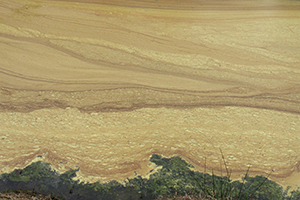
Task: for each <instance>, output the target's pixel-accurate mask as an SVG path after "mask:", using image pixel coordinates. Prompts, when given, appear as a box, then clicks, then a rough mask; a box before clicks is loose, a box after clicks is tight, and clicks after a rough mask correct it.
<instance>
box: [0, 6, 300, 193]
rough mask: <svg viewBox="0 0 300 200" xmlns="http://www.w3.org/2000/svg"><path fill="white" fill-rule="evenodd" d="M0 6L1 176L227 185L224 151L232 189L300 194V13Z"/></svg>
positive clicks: (253, 8)
mask: <svg viewBox="0 0 300 200" xmlns="http://www.w3.org/2000/svg"><path fill="white" fill-rule="evenodd" d="M0 2H1V7H0V13H1V15H0V47H1V48H0V63H1V65H0V87H1V90H0V111H1V112H0V115H1V117H0V145H1V148H0V169H1V170H2V171H1V173H4V172H9V171H11V170H13V169H14V168H23V167H25V166H26V165H28V164H30V163H31V162H34V161H37V160H43V161H46V162H50V163H52V164H53V166H54V167H55V169H57V170H59V171H61V172H63V171H65V170H67V169H68V168H70V167H71V168H74V167H76V166H79V167H80V169H81V170H80V173H79V178H80V179H81V180H85V181H89V182H93V181H97V180H101V181H108V180H112V179H116V180H124V179H125V178H126V177H131V176H134V171H136V172H137V173H138V174H142V175H144V176H147V174H149V172H150V170H151V169H153V168H155V166H153V165H151V164H150V163H149V156H150V155H151V154H153V153H157V154H162V155H164V156H174V155H178V156H181V157H182V158H184V159H186V160H187V161H188V162H190V163H192V164H193V165H194V166H196V169H197V170H200V171H203V170H204V169H203V168H204V163H205V159H206V161H207V162H206V168H207V170H211V169H214V172H216V173H219V174H220V173H221V172H220V171H221V170H220V162H222V159H221V155H220V150H219V149H222V151H223V153H224V157H225V159H226V162H227V164H228V166H229V167H230V169H232V171H233V178H239V177H241V176H242V175H243V174H244V173H245V171H246V170H247V167H248V166H249V165H251V170H250V174H251V175H266V174H268V173H269V172H270V171H272V170H273V169H275V172H273V173H272V175H271V177H270V178H271V179H272V180H275V181H276V182H278V183H280V184H282V185H285V186H287V185H291V186H294V187H297V186H298V187H299V186H300V182H299V180H300V179H299V178H300V157H299V156H300V154H299V145H300V133H299V130H300V115H299V114H300V106H299V103H300V101H299V98H300V93H299V92H300V67H299V66H300V58H299V55H300V40H299V35H300V26H299V24H300V12H299V9H300V2H299V1H267V0H266V1H175V0H174V1H171V0H159V1H134V0H132V1H117V0H115V1H106V0H103V1H96V0H90V1H84V2H82V1H80V0H77V1H72V0H69V1H32V0H28V1H22V0H13V1H9V2H8V1H0ZM223 171H224V169H223Z"/></svg>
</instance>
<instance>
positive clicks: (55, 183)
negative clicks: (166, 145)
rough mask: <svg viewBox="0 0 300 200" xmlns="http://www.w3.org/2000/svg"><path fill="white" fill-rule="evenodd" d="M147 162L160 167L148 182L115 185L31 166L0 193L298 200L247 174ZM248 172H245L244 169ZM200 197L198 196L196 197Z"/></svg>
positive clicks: (2, 182)
mask: <svg viewBox="0 0 300 200" xmlns="http://www.w3.org/2000/svg"><path fill="white" fill-rule="evenodd" d="M150 161H151V162H153V163H155V164H156V165H158V166H161V169H159V170H158V171H157V172H156V173H153V174H151V175H150V178H149V179H145V178H143V177H141V176H136V177H134V178H132V179H129V178H128V179H127V181H126V182H125V184H121V183H119V182H117V181H111V182H109V183H100V182H96V183H83V182H80V181H78V180H77V181H75V180H73V178H74V177H76V173H77V171H78V170H79V168H78V169H71V170H69V171H66V172H65V173H63V174H58V173H56V172H55V171H52V170H51V168H50V164H48V163H43V162H36V163H32V164H31V165H29V166H28V167H26V168H24V169H23V170H20V169H19V170H14V171H13V172H11V173H9V174H2V175H1V176H0V192H3V191H5V190H7V189H12V190H20V189H28V190H34V191H37V192H39V193H42V194H44V195H52V196H56V197H59V198H60V199H99V200H101V199H103V200H110V199H111V200H118V199H120V200H127V199H128V200H129V199H130V200H135V199H145V200H147V199H149V200H153V199H157V198H160V197H165V198H167V197H169V198H172V197H174V195H177V196H189V197H192V196H195V195H198V196H205V197H206V198H211V199H274V200H276V199H280V200H282V199H293V200H295V199H300V192H299V191H292V192H291V193H290V194H291V195H290V196H289V195H288V190H285V191H283V188H282V187H281V186H279V185H278V184H276V183H275V182H273V181H270V180H268V178H267V177H263V176H256V177H249V176H248V171H247V173H246V175H245V177H244V179H243V182H239V181H232V180H230V174H229V173H228V172H227V176H224V177H220V176H216V175H214V174H213V175H209V174H207V173H201V172H195V171H192V170H191V168H193V166H192V165H190V164H188V163H186V162H185V161H184V160H182V159H181V158H180V157H173V158H162V157H161V156H159V155H156V154H153V155H152V157H151V159H150ZM248 170H249V169H248ZM199 194H201V195H199Z"/></svg>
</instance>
